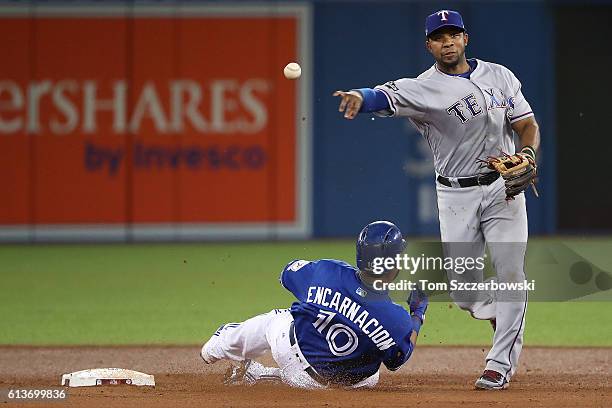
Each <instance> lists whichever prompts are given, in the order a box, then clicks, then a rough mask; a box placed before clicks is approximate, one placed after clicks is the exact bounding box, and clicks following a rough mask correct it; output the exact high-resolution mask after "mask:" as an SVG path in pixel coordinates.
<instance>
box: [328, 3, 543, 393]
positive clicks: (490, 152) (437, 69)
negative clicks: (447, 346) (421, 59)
mask: <svg viewBox="0 0 612 408" xmlns="http://www.w3.org/2000/svg"><path fill="white" fill-rule="evenodd" d="M425 26H426V28H425V35H426V42H425V46H426V47H427V50H428V51H429V52H430V53H431V55H432V56H433V57H434V59H435V64H434V65H433V66H432V67H431V68H429V69H428V70H427V71H425V72H423V73H422V74H421V75H419V76H418V77H417V78H415V79H412V78H402V79H399V80H396V81H390V82H387V83H386V84H383V85H378V86H376V87H375V88H373V89H372V88H362V89H353V90H350V91H346V92H345V91H337V92H335V93H334V95H335V96H339V97H340V98H341V101H340V107H339V110H340V112H344V117H345V118H346V119H353V118H355V117H356V115H357V114H358V113H360V112H374V113H375V114H377V115H379V116H390V117H391V116H392V117H406V118H408V119H409V120H410V121H411V122H412V124H413V125H414V126H415V127H416V129H417V130H418V131H419V132H420V133H421V134H422V135H423V137H424V138H425V139H426V140H427V142H428V143H429V146H430V147H431V150H432V153H433V158H434V165H435V170H436V180H437V183H436V190H437V196H438V210H439V219H440V234H441V239H442V242H443V247H444V249H445V256H459V255H461V256H465V255H468V254H467V253H466V252H470V253H469V255H470V256H473V257H479V256H483V254H484V249H485V242H486V244H487V245H488V247H489V250H490V253H491V257H492V259H491V260H492V264H493V266H494V267H495V271H496V274H497V280H498V281H499V282H515V281H516V282H522V281H523V279H525V273H524V270H523V264H524V259H525V250H526V243H527V212H526V208H525V196H524V194H522V192H523V191H524V190H525V189H527V188H528V187H529V186H530V185H533V181H534V178H535V175H536V161H535V159H536V151H537V150H538V146H539V143H540V141H539V140H540V135H539V129H538V124H537V123H536V121H535V118H534V115H533V112H532V111H531V107H530V106H529V103H528V102H527V101H526V100H525V97H524V96H523V94H522V92H521V83H520V82H519V80H518V79H517V78H516V77H515V76H514V74H513V73H512V72H511V71H510V70H508V69H507V68H506V67H504V66H501V65H498V64H493V63H490V62H485V61H482V60H478V59H466V56H465V48H466V46H467V45H468V34H467V33H466V30H465V27H464V24H463V19H462V17H461V15H460V14H459V13H458V12H456V11H451V10H441V11H438V12H436V13H434V14H432V15H430V16H429V17H427V19H426V23H425ZM513 131H514V132H516V134H518V137H519V140H520V145H521V146H520V152H519V153H515V146H514V142H513ZM502 152H503V153H502ZM483 164H484V166H483ZM492 170H493V171H492ZM534 191H535V187H534ZM455 243H469V245H467V246H466V245H463V246H462V245H459V244H455ZM466 248H469V250H466ZM447 272H448V273H449V275H452V274H454V272H453V271H447ZM455 277H456V276H455ZM471 279H480V280H482V271H479V276H478V274H477V276H475V277H474V276H472V277H471ZM451 297H452V298H453V300H454V301H455V302H456V303H457V305H458V306H459V307H460V308H462V309H464V310H467V311H469V312H470V313H471V314H472V316H473V317H475V318H477V319H484V320H490V321H491V324H492V326H493V328H494V330H495V335H494V337H493V346H492V348H491V350H490V351H489V353H488V355H487V357H486V368H485V370H484V373H483V374H482V375H481V376H480V377H479V378H478V379H477V381H476V384H475V385H476V387H477V388H481V389H503V388H506V387H507V386H508V382H509V381H510V378H511V377H512V375H513V374H514V372H515V371H516V368H517V363H518V358H519V354H520V352H521V348H522V343H523V331H524V322H525V312H526V308H527V298H526V293H524V292H523V293H520V296H518V298H515V299H509V298H503V299H501V298H500V293H489V294H487V298H485V299H482V298H479V299H471V298H470V297H469V296H468V297H464V296H459V295H458V294H457V293H451Z"/></svg>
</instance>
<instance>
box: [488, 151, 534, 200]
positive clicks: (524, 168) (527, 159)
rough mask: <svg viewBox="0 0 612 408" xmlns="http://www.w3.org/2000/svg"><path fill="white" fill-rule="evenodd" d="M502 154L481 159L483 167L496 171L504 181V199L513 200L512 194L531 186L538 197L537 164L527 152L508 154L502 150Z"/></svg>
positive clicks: (514, 194)
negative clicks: (536, 183) (536, 184)
mask: <svg viewBox="0 0 612 408" xmlns="http://www.w3.org/2000/svg"><path fill="white" fill-rule="evenodd" d="M502 154H503V155H502V156H500V157H493V156H489V157H487V159H486V160H481V162H482V163H483V164H484V167H488V168H489V169H491V170H495V171H497V172H498V173H499V174H500V175H501V176H502V177H503V179H504V181H505V182H506V200H514V196H516V195H518V194H520V193H521V192H522V191H524V190H525V189H527V187H529V186H531V187H532V188H533V192H534V194H535V195H536V197H539V194H538V190H537V189H536V187H535V181H536V176H537V173H538V171H537V169H538V167H537V165H536V162H535V160H534V159H533V158H532V157H531V155H529V154H525V153H523V152H521V153H516V154H513V155H509V154H507V153H503V152H502Z"/></svg>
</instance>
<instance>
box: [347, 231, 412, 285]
mask: <svg viewBox="0 0 612 408" xmlns="http://www.w3.org/2000/svg"><path fill="white" fill-rule="evenodd" d="M405 249H406V241H405V240H404V238H403V237H402V232H401V231H400V230H399V228H397V226H396V225H395V224H393V223H392V222H389V221H374V222H372V223H370V224H368V225H366V226H365V227H364V228H363V229H362V230H361V232H360V233H359V237H358V238H357V268H359V270H360V271H361V272H363V273H366V274H368V275H376V276H381V275H382V274H386V273H388V272H392V271H395V270H396V268H395V267H394V268H392V269H387V268H385V269H384V271H382V272H381V271H380V269H379V271H375V270H374V266H375V265H374V263H375V261H374V260H375V259H376V258H395V256H396V255H399V254H401V253H402V252H404V250H405ZM378 262H380V261H378ZM378 266H379V268H380V267H381V266H382V265H381V264H380V263H379V264H378Z"/></svg>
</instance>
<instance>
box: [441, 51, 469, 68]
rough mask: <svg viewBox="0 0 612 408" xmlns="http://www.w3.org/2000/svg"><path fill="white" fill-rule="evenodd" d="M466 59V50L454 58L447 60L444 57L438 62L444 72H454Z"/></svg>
mask: <svg viewBox="0 0 612 408" xmlns="http://www.w3.org/2000/svg"><path fill="white" fill-rule="evenodd" d="M464 59H465V50H463V51H461V52H458V53H457V54H455V56H454V58H450V59H447V60H445V59H444V57H442V56H440V59H439V60H438V61H437V63H438V66H439V67H440V69H442V71H452V70H453V69H454V68H455V67H456V66H457V65H459V63H460V62H461V61H463V60H464Z"/></svg>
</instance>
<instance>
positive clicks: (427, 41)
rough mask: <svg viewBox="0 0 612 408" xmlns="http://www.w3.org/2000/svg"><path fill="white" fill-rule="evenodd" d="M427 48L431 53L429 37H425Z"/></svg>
mask: <svg viewBox="0 0 612 408" xmlns="http://www.w3.org/2000/svg"><path fill="white" fill-rule="evenodd" d="M425 48H427V51H429V52H430V53H431V45H430V44H429V38H426V39H425Z"/></svg>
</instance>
